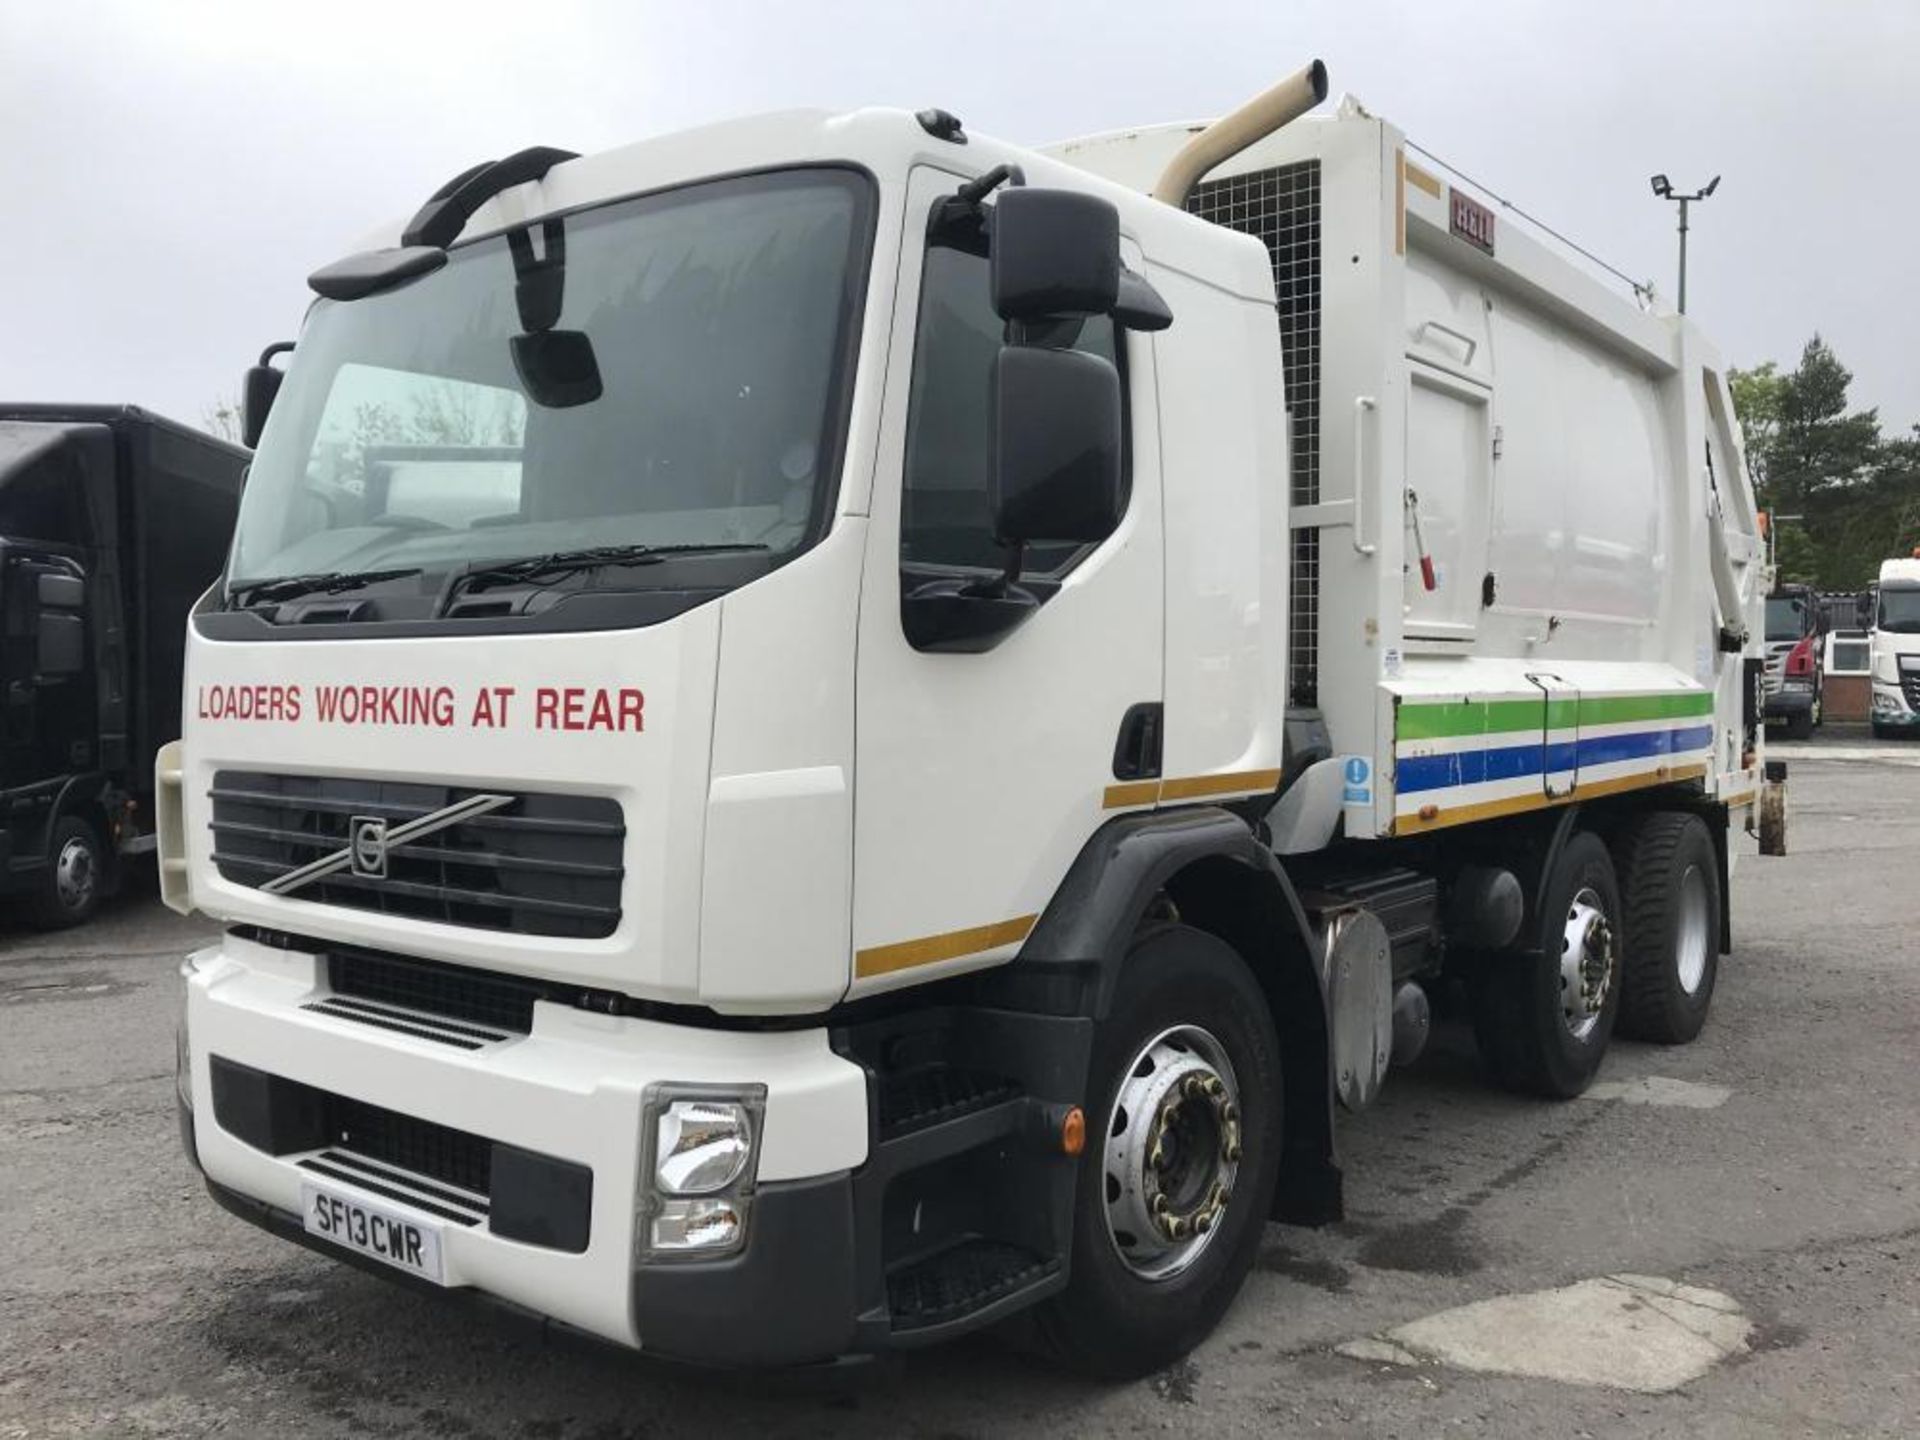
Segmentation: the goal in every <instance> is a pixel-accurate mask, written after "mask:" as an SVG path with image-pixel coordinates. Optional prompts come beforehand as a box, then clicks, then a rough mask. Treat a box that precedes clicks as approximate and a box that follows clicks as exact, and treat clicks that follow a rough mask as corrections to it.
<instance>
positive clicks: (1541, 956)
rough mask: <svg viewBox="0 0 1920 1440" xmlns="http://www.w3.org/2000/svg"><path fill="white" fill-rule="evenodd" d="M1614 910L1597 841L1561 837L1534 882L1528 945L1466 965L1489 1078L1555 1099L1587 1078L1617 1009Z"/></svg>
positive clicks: (1602, 1052) (1606, 863) (1609, 875)
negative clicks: (1539, 881) (1470, 968)
mask: <svg viewBox="0 0 1920 1440" xmlns="http://www.w3.org/2000/svg"><path fill="white" fill-rule="evenodd" d="M1620 914H1621V909H1620V887H1619V883H1618V881H1617V880H1616V879H1615V876H1614V869H1613V860H1612V858H1611V857H1610V856H1609V855H1608V854H1607V847H1606V845H1605V844H1604V843H1602V841H1601V839H1600V837H1599V836H1598V835H1595V834H1593V833H1591V832H1590V831H1584V830H1583V831H1580V832H1579V833H1577V834H1574V835H1571V836H1569V837H1568V839H1567V843H1566V845H1565V846H1564V847H1562V849H1561V851H1560V854H1559V856H1558V858H1556V859H1555V861H1554V864H1553V871H1552V873H1551V874H1549V875H1548V876H1547V877H1546V880H1545V883H1544V884H1543V885H1542V886H1541V887H1540V903H1539V906H1538V907H1537V914H1536V916H1535V924H1536V926H1537V929H1536V932H1535V938H1534V945H1535V948H1534V949H1532V950H1530V951H1514V952H1508V953H1503V954H1495V955H1489V956H1487V957H1485V958H1484V959H1483V960H1482V961H1481V962H1480V964H1479V965H1478V966H1477V968H1476V969H1475V971H1474V973H1473V977H1472V995H1473V1029H1474V1037H1475V1039H1476V1040H1477V1041H1478V1042H1479V1047H1480V1058H1481V1059H1482V1060H1483V1061H1484V1062H1485V1063H1486V1066H1487V1069H1488V1070H1489V1071H1490V1072H1491V1074H1492V1075H1493V1078H1494V1079H1495V1080H1496V1081H1497V1082H1498V1083H1500V1084H1501V1085H1503V1086H1505V1087H1506V1088H1507V1089H1509V1090H1519V1091H1523V1092H1526V1093H1528V1094H1533V1095H1545V1096H1547V1097H1549V1098H1551V1099H1556V1100H1570V1099H1572V1098H1573V1097H1574V1096H1576V1095H1578V1094H1580V1093H1581V1092H1582V1091H1584V1090H1585V1089H1586V1088H1587V1086H1588V1085H1590V1084H1592V1083H1593V1077H1594V1073H1595V1072H1596V1071H1598V1070H1599V1068H1600V1062H1601V1060H1602V1059H1604V1058H1605V1056H1606V1053H1607V1042H1608V1041H1609V1040H1610V1039H1611V1038H1612V1036H1613V1022H1614V1017H1615V1015H1616V1014H1617V1013H1618V1011H1619V1009H1620Z"/></svg>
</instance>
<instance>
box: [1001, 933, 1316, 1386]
mask: <svg viewBox="0 0 1920 1440" xmlns="http://www.w3.org/2000/svg"><path fill="white" fill-rule="evenodd" d="M1088 1096H1089V1099H1088V1102H1087V1107H1086V1111H1087V1148H1086V1153H1085V1154H1084V1155H1083V1156H1082V1157H1081V1162H1080V1175H1079V1183H1078V1185H1077V1186H1076V1193H1075V1196H1074V1226H1073V1255H1072V1272H1071V1273H1072V1279H1071V1280H1070V1281H1069V1283H1068V1286H1067V1288H1066V1289H1065V1290H1064V1291H1062V1292H1061V1293H1060V1294H1059V1295H1057V1296H1055V1297H1053V1298H1052V1299H1051V1300H1048V1301H1047V1302H1046V1303H1045V1304H1043V1305H1042V1306H1040V1307H1039V1309H1038V1310H1037V1311H1036V1312H1035V1314H1034V1317H1033V1321H1034V1323H1033V1331H1032V1333H1033V1336H1034V1338H1035V1339H1036V1340H1037V1341H1038V1343H1039V1345H1040V1347H1041V1348H1042V1349H1044V1350H1045V1351H1047V1352H1048V1353H1049V1354H1050V1355H1051V1357H1052V1358H1053V1359H1055V1360H1056V1361H1058V1362H1059V1363H1061V1364H1063V1365H1065V1366H1067V1367H1069V1368H1072V1369H1075V1370H1079V1371H1081V1372H1082V1373H1085V1374H1089V1375H1094V1376H1099V1377H1102V1378H1105V1379H1128V1378H1133V1377H1136V1376H1140V1375H1145V1374H1149V1373H1151V1372H1153V1371H1155V1370H1159V1369H1163V1368H1164V1367H1166V1366H1167V1365H1169V1364H1171V1363H1172V1362H1173V1361H1175V1360H1177V1359H1179V1358H1180V1357H1181V1356H1182V1355H1184V1354H1186V1353H1187V1351H1189V1350H1191V1349H1192V1348H1193V1347H1194V1346H1195V1345H1196V1344H1198V1343H1199V1342H1200V1341H1201V1340H1203V1339H1205V1338H1206V1336H1207V1334H1208V1332H1209V1331H1211V1330H1212V1329H1213V1327H1214V1326H1215V1324H1217V1323H1218V1322H1219V1319H1220V1317H1221V1315H1222V1314H1224V1313H1225V1311H1226V1309H1227V1306H1228V1305H1229V1304H1231V1303H1232V1301H1233V1297H1234V1296H1235V1294H1237V1293H1238V1292H1239V1289H1240V1286H1241V1283H1242V1282H1243V1281H1244V1280H1245V1279H1246V1277H1247V1272H1248V1271H1249V1270H1250V1269H1251V1268H1252V1264H1253V1257H1254V1253H1255V1252H1256V1250H1257V1249H1258V1248H1259V1245H1260V1237H1261V1233H1262V1231H1263V1230H1264V1228H1265V1226H1266V1220H1267V1214H1268V1211H1269V1210H1270V1209H1271V1208H1272V1205H1273V1191H1274V1184H1275V1181H1276V1178H1277V1177H1278V1174H1279V1167H1280V1138H1281V1124H1280V1122H1281V1115H1282V1109H1281V1106H1282V1097H1281V1088H1280V1045H1279V1040H1278V1039H1277V1037H1276V1036H1275V1034H1274V1029H1273V1021H1272V1019H1271V1017H1270V1016H1269V1014H1268V1011H1267V1002H1266V997H1265V996H1264V995H1263V994H1262V993H1261V990H1260V986H1259V984H1258V983H1257V982H1256V981H1255V980H1254V978H1253V976H1252V974H1251V973H1249V971H1248V970H1247V967H1246V965H1245V964H1244V963H1243V962H1242V961H1241V959H1240V957H1239V955H1238V954H1237V953H1236V952H1235V951H1234V950H1233V949H1232V948H1231V947H1230V946H1228V945H1227V944H1226V943H1225V942H1224V941H1222V940H1219V939H1218V938H1216V937H1215V936H1212V935H1209V934H1207V933H1206V932H1204V931H1200V930H1195V929H1191V928H1189V927H1187V926H1183V925H1170V926H1166V927H1163V928H1160V929H1157V930H1154V931H1151V932H1149V933H1148V934H1146V935H1145V936H1143V937H1141V938H1140V939H1139V940H1137V941H1136V942H1135V944H1134V946H1133V949H1132V951H1131V952H1130V953H1129V954H1128V956H1127V963H1126V969H1125V970H1124V972H1123V973H1122V974H1121V977H1120V984H1119V989H1118V991H1117V993H1116V994H1115V996H1114V1002H1113V1009H1112V1012H1111V1014H1110V1015H1109V1016H1108V1018H1107V1019H1106V1020H1105V1021H1103V1022H1102V1023H1101V1025H1100V1029H1099V1032H1098V1034H1097V1035H1096V1037H1095V1040H1094V1055H1093V1064H1092V1069H1091V1073H1090V1077H1089V1084H1088Z"/></svg>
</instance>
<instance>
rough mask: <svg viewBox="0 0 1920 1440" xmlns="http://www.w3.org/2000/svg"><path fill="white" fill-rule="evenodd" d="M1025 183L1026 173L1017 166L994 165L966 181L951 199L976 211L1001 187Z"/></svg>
mask: <svg viewBox="0 0 1920 1440" xmlns="http://www.w3.org/2000/svg"><path fill="white" fill-rule="evenodd" d="M1026 183H1027V172H1026V171H1024V170H1022V169H1021V168H1020V167H1019V166H1018V165H996V166H994V167H993V168H992V169H991V170H988V171H986V172H985V173H983V174H981V175H977V176H975V177H974V178H973V179H971V180H969V181H967V183H966V184H964V185H962V186H961V187H960V188H959V189H958V190H956V191H954V192H953V198H954V199H956V200H958V201H959V202H960V203H961V204H962V205H965V206H967V207H969V208H970V209H977V208H979V205H980V203H981V202H982V201H983V200H985V199H986V198H987V196H989V195H991V194H992V193H993V192H994V191H996V190H998V189H999V188H1000V187H1001V186H1002V185H1016V186H1018V185H1024V184H1026Z"/></svg>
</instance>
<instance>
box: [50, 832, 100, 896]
mask: <svg viewBox="0 0 1920 1440" xmlns="http://www.w3.org/2000/svg"><path fill="white" fill-rule="evenodd" d="M53 882H54V886H55V888H56V889H57V890H58V891H59V893H60V903H61V904H62V905H65V906H66V907H67V908H68V909H70V910H77V909H79V908H80V907H81V906H83V905H85V904H86V902H87V901H88V900H89V899H90V898H91V897H92V895H93V887H94V884H95V875H94V865H93V850H92V848H91V847H90V846H88V845H87V843H86V842H85V841H83V840H80V839H77V838H76V839H72V840H69V841H67V843H66V844H65V845H63V846H61V847H60V856H59V859H57V860H56V861H55V862H54V870H53Z"/></svg>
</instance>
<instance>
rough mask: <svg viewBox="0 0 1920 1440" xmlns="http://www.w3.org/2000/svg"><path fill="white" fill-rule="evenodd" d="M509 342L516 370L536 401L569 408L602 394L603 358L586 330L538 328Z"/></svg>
mask: <svg viewBox="0 0 1920 1440" xmlns="http://www.w3.org/2000/svg"><path fill="white" fill-rule="evenodd" d="M509 343H510V348H511V349H512V351H513V368H514V371H515V373H516V374H518V375H519V377H520V383H521V385H522V386H524V387H525V388H526V392H527V398H528V399H530V400H532V401H533V403H534V404H536V405H542V406H545V407H546V408H547V409H549V410H565V409H567V408H568V407H569V406H573V405H590V404H592V403H593V402H594V401H595V400H598V399H599V398H600V393H601V388H602V386H601V381H600V362H599V360H598V359H597V358H596V357H595V355H594V353H593V341H592V340H590V339H589V338H588V337H587V334H586V332H585V331H583V330H536V331H534V332H533V333H532V334H530V335H516V336H514V337H513V339H512V341H511V342H509Z"/></svg>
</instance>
